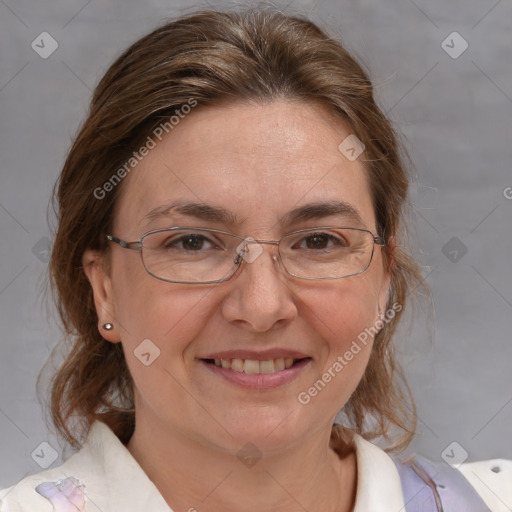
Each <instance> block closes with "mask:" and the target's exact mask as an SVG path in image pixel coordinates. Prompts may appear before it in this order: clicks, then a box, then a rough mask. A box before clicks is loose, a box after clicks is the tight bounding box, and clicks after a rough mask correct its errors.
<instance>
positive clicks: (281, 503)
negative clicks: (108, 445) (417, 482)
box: [127, 418, 356, 512]
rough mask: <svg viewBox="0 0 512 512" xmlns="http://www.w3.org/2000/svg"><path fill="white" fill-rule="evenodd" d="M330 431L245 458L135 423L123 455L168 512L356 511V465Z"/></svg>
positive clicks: (154, 422) (185, 434)
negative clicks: (130, 457)
mask: <svg viewBox="0 0 512 512" xmlns="http://www.w3.org/2000/svg"><path fill="white" fill-rule="evenodd" d="M329 438H330V427H329V429H328V430H327V429H326V431H325V432H317V433H315V435H313V436H311V437H310V438H308V439H305V440H304V441H303V442H302V443H300V444H295V445H294V446H293V447H292V446H288V447H286V446H285V447H277V448H276V449H275V450H272V451H270V450H269V451H266V452H265V453H263V454H261V458H260V459H258V460H257V461H256V458H254V459H252V460H251V458H250V456H251V455H253V454H254V455H256V452H254V453H251V448H247V450H246V451H247V452H248V454H249V458H243V457H241V456H240V454H238V455H237V453H236V452H235V451H232V452H230V451H228V450H226V449H222V448H221V447H219V446H217V445H215V444H213V443H211V442H208V441H207V440H205V439H195V438H193V437H192V436H191V435H190V434H189V433H188V432H183V431H177V430H172V429H169V427H165V426H164V425H162V424H161V423H159V422H158V420H157V419H155V418H152V419H151V420H150V421H147V419H146V420H145V419H143V418H137V421H136V429H135V432H134V434H133V436H132V438H131V439H130V442H129V443H128V445H127V448H128V450H129V451H130V453H131V454H132V455H133V457H134V458H135V459H136V460H137V462H138V463H139V464H140V466H141V467H142V469H143V470H144V471H145V473H146V474H147V475H148V477H149V478H150V479H151V480H152V482H153V483H154V484H155V486H156V487H157V489H158V490H159V492H160V493H161V494H162V496H163V498H164V499H165V500H166V502H167V503H168V504H169V506H170V507H171V508H172V509H173V510H183V511H188V512H194V511H197V512H204V511H209V512H217V511H218V512H220V511H222V512H231V511H233V512H234V511H239V510H240V509H243V510H244V511H246V512H260V511H261V510H273V511H283V512H284V511H286V512H289V511H295V510H297V511H302V510H323V511H326V512H348V511H350V510H352V508H353V506H354V503H355V493H356V460H355V459H356V458H355V453H354V451H353V450H352V448H351V447H350V446H348V445H347V444H346V443H344V442H343V441H341V440H338V441H336V446H334V445H333V446H332V447H331V446H329Z"/></svg>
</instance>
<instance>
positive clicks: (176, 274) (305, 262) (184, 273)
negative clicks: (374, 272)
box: [105, 227, 385, 284]
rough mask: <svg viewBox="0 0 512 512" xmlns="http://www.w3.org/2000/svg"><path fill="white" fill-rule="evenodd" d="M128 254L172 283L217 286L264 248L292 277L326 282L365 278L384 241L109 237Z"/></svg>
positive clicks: (310, 236)
mask: <svg viewBox="0 0 512 512" xmlns="http://www.w3.org/2000/svg"><path fill="white" fill-rule="evenodd" d="M105 236H106V239H107V240H108V241H110V242H114V243H116V244H119V245H120V246H121V247H122V248H123V249H130V250H134V251H140V253H141V255H142V262H143V264H144V267H145V269H146V270H147V272H148V273H149V274H150V275H152V276H153V277H156V278H157V279H161V280H162V281H168V282H170V283H183V284H213V283H222V282H224V281H227V280H228V279H231V277H233V275H234V274H235V273H236V271H237V270H238V268H240V266H241V264H242V262H243V261H245V262H247V263H252V262H253V261H255V260H256V259H257V258H258V256H259V255H260V254H261V253H262V252H263V248H262V247H261V246H262V245H263V244H271V245H275V246H277V252H278V255H279V258H280V261H281V264H282V266H283V267H284V269H285V270H286V272H287V273H288V274H290V275H292V276H294V277H297V278H299V279H311V280H324V279H341V278H343V277H350V276H355V275H358V274H362V273H363V272H364V271H365V270H366V269H367V268H368V267H369V266H370V263H371V261H372V257H373V252H374V247H375V244H376V245H380V246H384V245H385V242H384V239H383V238H382V237H380V236H375V235H373V233H372V232H371V231H368V230H366V229H359V228H335V227H316V228H311V229H301V230H298V231H293V232H292V233H287V234H286V235H284V236H283V237H282V238H281V239H280V240H254V239H253V238H243V237H241V236H237V235H233V234H231V233H226V232H225V231H220V230H217V229H208V228H204V229H203V228H184V227H172V228H166V229H155V230H153V231H149V232H147V233H145V234H144V235H142V237H141V239H140V240H138V241H136V242H126V241H124V240H121V239H120V238H116V237H114V236H111V235H105Z"/></svg>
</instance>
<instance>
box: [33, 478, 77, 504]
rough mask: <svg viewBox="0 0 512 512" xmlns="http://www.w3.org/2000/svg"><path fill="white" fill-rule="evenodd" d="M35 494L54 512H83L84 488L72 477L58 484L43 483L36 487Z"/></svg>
mask: <svg viewBox="0 0 512 512" xmlns="http://www.w3.org/2000/svg"><path fill="white" fill-rule="evenodd" d="M36 492H38V493H39V494H40V495H41V496H44V497H45V498H46V499H47V500H49V501H50V502H51V504H52V505H53V510H54V511H55V512H84V510H85V494H84V486H83V485H81V484H80V482H79V481H78V480H77V479H76V478H75V477H73V476H70V477H68V478H66V479H65V480H59V481H58V482H44V483H42V484H39V485H38V486H37V487H36Z"/></svg>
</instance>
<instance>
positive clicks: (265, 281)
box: [222, 244, 297, 332]
mask: <svg viewBox="0 0 512 512" xmlns="http://www.w3.org/2000/svg"><path fill="white" fill-rule="evenodd" d="M251 252H252V256H250V257H247V256H244V260H245V261H244V262H243V263H242V269H241V272H239V273H238V274H237V275H236V276H235V277H234V278H233V279H232V280H231V281H230V282H229V283H230V287H231V288H230V291H229V293H228V294H227V296H226V297H225V299H224V301H223V304H222V315H223V317H224V319H225V320H226V321H228V322H230V323H234V324H237V325H238V326H239V327H242V328H245V329H248V330H251V331H253V332H265V331H268V330H271V329H273V328H277V327H282V326H284V325H286V324H288V323H289V322H290V321H291V320H293V318H295V317H296V315H297V308H296V305H295V303H294V300H293V294H292V293H291V290H290V287H289V286H288V280H289V278H288V277H287V275H286V272H284V271H283V269H281V268H280V266H279V258H278V252H277V247H276V246H271V245H266V246H264V245H261V246H258V244H254V245H253V244H250V245H249V252H248V255H251ZM255 253H256V254H258V255H257V257H256V258H255V259H253V258H254V254H255Z"/></svg>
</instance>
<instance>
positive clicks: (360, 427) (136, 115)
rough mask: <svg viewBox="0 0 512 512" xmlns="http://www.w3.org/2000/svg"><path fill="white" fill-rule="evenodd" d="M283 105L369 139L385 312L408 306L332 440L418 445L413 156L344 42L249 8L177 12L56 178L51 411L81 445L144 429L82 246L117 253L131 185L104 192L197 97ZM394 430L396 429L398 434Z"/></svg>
mask: <svg viewBox="0 0 512 512" xmlns="http://www.w3.org/2000/svg"><path fill="white" fill-rule="evenodd" d="M277 98H290V99H295V100H300V101H303V102H311V101H316V102H319V103H321V104H323V105H324V106H326V107H327V108H328V109H329V111H331V112H332V113H333V114H335V115H336V116H339V118H340V119H342V120H343V122H344V123H345V124H346V125H348V126H349V127H350V129H351V131H352V132H353V133H354V134H355V135H356V136H357V137H358V138H359V139H360V140H361V141H362V142H363V144H364V145H365V146H366V151H365V154H364V156H365V158H364V159H363V160H362V163H363V165H364V167H365V170H366V172H367V173H368V176H369V184H370V193H371V197H372V201H373V207H374V210H375V215H376V220H377V231H378V234H379V235H380V236H383V237H384V239H385V240H386V241H388V242H389V241H390V240H393V243H392V244H391V246H390V245H388V246H387V248H385V250H384V264H385V265H386V266H387V268H388V270H389V271H390V274H391V284H390V289H389V295H388V303H387V308H390V307H391V305H393V304H394V303H399V304H400V305H402V310H401V311H397V312H396V314H395V316H394V318H393V319H391V320H390V321H389V322H387V323H386V324H385V325H384V327H383V328H382V330H381V331H380V332H379V333H378V334H377V335H376V337H375V340H374V346H373V350H372V353H371V356H370V359H369V363H368V365H367V368H366V371H365V373H364V376H363V377H362V380H361V382H360V383H359V385H358V387H357V389H356V390H355V392H354V393H353V394H352V396H351V398H350V399H349V401H348V402H347V403H346V405H345V407H344V412H345V418H346V421H345V422H344V423H346V424H343V425H337V424H335V425H333V436H337V435H343V433H344V432H346V431H347V430H348V429H351V430H354V431H356V432H357V433H359V434H360V435H362V436H363V437H365V438H366V439H373V438H376V437H378V436H384V438H386V439H387V441H388V444H387V449H389V450H391V449H394V450H400V449H403V448H404V447H405V446H407V444H408V443H409V442H410V440H411V439H412V436H413V434H414V430H415V425H416V413H415V407H414V402H413V400H412V397H411V394H410V391H409V388H408V387H407V385H406V383H405V380H404V379H403V375H402V372H401V370H400V367H399V365H398V364H397V361H396V357H395V355H394V352H393V345H392V343H391V339H392V336H393V334H394V332H395V330H396V327H397V325H398V323H399V321H400V318H401V316H402V315H403V313H404V311H405V310H406V304H408V301H409V299H410V297H409V294H410V292H411V291H412V290H413V289H415V288H417V287H420V286H423V284H422V276H421V274H420V269H419V266H418V264H417V263H416V261H415V260H414V259H413V258H412V257H411V256H410V254H409V252H408V250H407V248H406V245H405V240H404V226H403V224H404V222H403V217H404V207H405V206H406V204H407V194H408V184H409V180H408V166H406V165H405V163H404V162H407V161H408V159H407V157H406V152H405V151H404V149H403V147H402V145H401V143H400V142H399V138H398V137H397V134H396V133H395V131H394V129H393V127H392V125H391V123H390V121H389V120H388V119H387V117H386V116H385V114H384V113H383V112H382V110H381V109H380V108H379V107H378V105H377V104H376V102H375V99H374V96H373V88H372V84H371V82H370V79H369V78H368V76H367V74H366V72H365V71H364V70H363V68H362V67H361V65H360V64H359V63H358V62H357V61H356V60H355V59H354V58H353V57H352V56H351V55H350V54H349V53H348V52H347V50H346V49H345V48H344V47H343V46H342V44H341V43H340V42H339V41H338V40H336V39H335V38H332V37H330V36H329V35H328V34H327V33H326V32H325V31H323V30H322V29H320V28H319V27H318V26H317V25H315V24H314V23H312V22H311V21H308V20H307V19H302V18H300V17H298V16H289V15H285V14H283V13H280V12H277V11H276V10H273V9H245V10H242V11H236V12H218V11H199V12H196V13H192V14H189V15H187V16H184V17H181V18H179V19H177V20H174V21H172V22H169V23H166V24H165V25H163V26H161V27H160V28H158V29H156V30H154V31H153V32H151V33H150V34H148V35H146V36H145V37H143V38H142V39H140V40H138V41H137V42H135V43H134V44H133V45H132V46H131V47H129V48H128V49H127V50H126V51H125V52H124V53H123V54H122V55H121V56H120V57H118V58H117V60H115V62H114V63H113V64H112V65H111V66H110V68H109V69H108V71H107V72H106V73H105V75H104V76H103V78H102V79H101V81H100V82H99V84H98V85H97V87H96V89H95V91H94V94H93V97H92V100H91V104H90V109H89V112H88V115H87V117H86V119H85V121H84V123H83V125H82V127H81V128H80V130H79V132H78V134H77V136H76V138H75V140H74V143H73V145H72V147H71V149H70V152H69V154H68V156H67V159H66V161H65V164H64V167H63V170H62V173H61V175H60V178H59V180H58V182H57V183H56V186H55V190H54V198H53V199H54V209H55V212H56V215H57V219H58V226H57V229H56V233H55V243H54V246H53V251H52V255H51V260H50V265H49V272H50V284H51V288H52V291H53V295H54V299H55V302H56V305H57V310H58V313H59V315H60V318H61V320H62V323H63V326H64V335H65V341H66V342H67V343H68V344H69V345H68V347H67V354H68V355H67V356H66V358H65V360H64V361H63V363H62V364H61V366H60V368H59V369H58V371H57V372H56V373H55V375H54V377H53V380H52V388H51V404H50V409H51V417H52V420H53V423H54V425H55V426H56V428H57V430H58V431H59V433H60V434H61V435H62V436H63V437H64V438H65V439H66V440H67V441H68V442H69V443H70V444H71V445H72V446H74V447H79V446H80V445H81V442H82V441H81V439H83V436H84V435H85V434H86V433H87V432H88V429H89V427H90V426H91V424H92V423H93V422H94V421H95V420H101V421H103V422H105V423H106V424H107V425H108V426H109V427H110V428H111V429H112V430H113V431H114V433H115V434H116V435H117V436H118V437H119V438H120V439H121V441H123V442H127V441H128V440H129V438H130V436H131V435H132V433H133V429H134V422H135V415H134V403H133V381H132V378H131V376H130V373H129V371H128V368H127V365H126V362H125V358H124V354H123V350H122V346H121V344H113V343H108V342H106V341H105V340H104V339H103V338H102V336H101V334H100V333H99V332H98V329H97V322H98V317H97V314H96V310H95V307H94V301H93V294H92V288H91V285H90V284H89V281H88V279H87V277H86V275H85V273H84V270H83V268H82V256H83V254H84V251H85V250H86V249H94V250H99V251H108V247H107V246H106V244H105V243H104V242H103V241H102V238H101V236H100V235H101V234H102V233H105V232H108V231H109V230H110V228H111V226H112V221H113V212H114V208H115V205H116V202H117V200H118V198H119V194H120V193H121V191H122V189H123V183H119V184H118V185H117V186H116V187H113V190H112V191H111V192H110V193H108V194H105V197H103V198H101V199H99V198H98V197H97V195H98V194H97V193H96V194H95V190H96V191H97V190H98V189H99V188H101V187H102V186H103V185H104V184H105V183H106V182H107V181H108V180H109V179H110V178H111V177H112V176H113V175H114V174H115V173H116V171H117V170H118V169H119V168H121V167H122V166H123V164H124V163H125V162H126V161H127V160H128V159H129V158H130V157H131V156H132V154H133V152H134V151H135V150H137V149H138V148H140V147H141V146H142V145H143V143H144V141H145V140H146V139H147V137H148V136H149V135H150V134H151V133H152V132H153V130H154V129H155V128H156V127H157V126H158V125H160V124H161V123H162V121H164V120H167V119H169V117H170V116H171V115H172V114H173V113H174V112H175V111H176V110H177V109H180V108H181V107H182V106H183V105H185V104H186V103H187V102H190V101H191V100H193V101H194V100H195V101H196V102H197V105H198V106H197V107H196V108H197V109H199V108H201V106H215V105H217V106H221V105H225V104H227V103H230V102H231V103H233V102H244V101H260V102H271V101H272V100H274V99H277ZM368 418H372V419H373V421H371V422H369V421H368ZM77 419H78V420H79V422H80V425H76V420H77ZM72 425H73V426H72ZM395 427H398V428H399V430H400V432H399V434H397V435H394V436H393V438H391V435H390V433H391V432H392V431H393V430H394V429H395Z"/></svg>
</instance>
